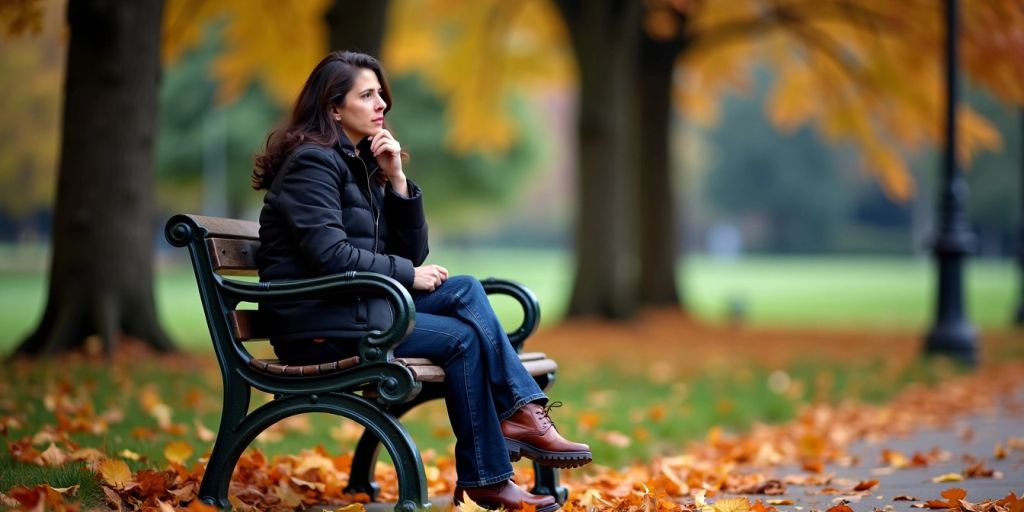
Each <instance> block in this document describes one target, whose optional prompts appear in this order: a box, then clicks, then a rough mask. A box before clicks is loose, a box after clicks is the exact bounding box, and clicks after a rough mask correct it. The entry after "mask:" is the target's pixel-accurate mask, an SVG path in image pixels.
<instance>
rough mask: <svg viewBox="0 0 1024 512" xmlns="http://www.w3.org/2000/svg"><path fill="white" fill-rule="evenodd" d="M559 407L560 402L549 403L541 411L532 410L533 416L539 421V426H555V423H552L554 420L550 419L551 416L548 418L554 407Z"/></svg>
mask: <svg viewBox="0 0 1024 512" xmlns="http://www.w3.org/2000/svg"><path fill="white" fill-rule="evenodd" d="M561 406H562V402H561V401H555V402H551V403H549V404H548V405H545V406H544V408H543V409H535V410H534V414H535V415H537V418H538V419H540V420H541V424H543V425H545V426H547V425H551V426H552V427H553V426H555V422H554V420H552V419H551V416H550V412H551V409H554V408H555V407H561Z"/></svg>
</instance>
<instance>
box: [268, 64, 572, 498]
mask: <svg viewBox="0 0 1024 512" xmlns="http://www.w3.org/2000/svg"><path fill="white" fill-rule="evenodd" d="M391 106H392V98H391V92H390V89H389V88H388V84H387V82H386V80H385V79H384V73H383V71H382V69H381V65H380V63H379V62H378V61H377V60H376V59H375V58H373V57H371V56H369V55H365V54H361V53H355V52H335V53H331V54H330V55H328V56H327V57H326V58H324V59H323V60H322V61H321V62H320V63H319V64H317V66H316V68H314V69H313V72H312V73H311V74H310V76H309V78H308V79H307V80H306V84H305V85H304V86H303V88H302V92H301V93H300V94H299V97H298V100H297V101H296V102H295V108H294V110H293V112H292V115H291V119H290V121H289V122H288V124H287V125H286V126H285V127H284V128H282V129H279V130H276V131H274V132H272V133H271V134H270V136H269V137H268V138H267V144H266V149H265V151H264V152H263V153H261V154H258V155H257V157H256V161H255V169H254V171H253V176H252V181H253V187H254V188H256V189H257V190H260V189H266V191H267V192H266V196H265V199H264V204H263V210H262V212H261V213H260V244H261V245H260V250H259V253H258V254H257V255H256V256H257V264H258V266H259V274H260V280H261V281H276V280H290V279H302V278H309V277H316V276H323V275H329V274H339V273H343V272H348V271H369V272H376V273H380V274H383V275H386V276H390V277H392V278H394V279H396V280H397V281H398V282H400V283H402V284H403V285H405V286H406V287H407V288H408V289H409V290H411V294H412V297H413V300H414V303H415V305H416V327H415V330H414V331H413V332H412V334H411V335H410V336H409V337H408V338H407V339H406V340H405V341H404V342H403V343H401V344H400V345H399V346H398V347H396V348H395V352H394V353H395V356H396V357H407V358H413V357H420V358H428V359H431V360H433V361H434V362H435V363H437V364H439V365H441V366H442V367H444V370H445V384H444V385H445V405H446V406H447V408H448V417H449V419H450V421H451V423H452V428H453V430H454V432H455V436H456V439H457V440H456V443H455V456H456V469H457V471H458V482H457V485H456V488H455V502H456V503H461V502H462V501H463V496H469V497H470V498H471V499H472V500H473V501H475V502H476V503H478V504H480V505H481V506H484V507H487V508H499V507H504V508H505V509H508V510H516V509H519V508H521V506H522V504H523V503H526V504H530V505H533V506H535V507H536V509H537V510H538V511H541V512H550V511H552V510H555V509H557V508H558V504H557V503H556V502H555V500H554V498H552V497H550V496H540V495H534V494H531V493H528V492H526V491H524V490H522V489H520V488H519V487H518V486H517V485H515V483H514V482H512V481H511V478H512V475H513V472H512V465H511V463H510V461H509V450H510V449H513V451H518V452H519V453H521V454H522V455H524V456H526V457H529V458H531V459H533V460H535V461H537V462H538V463H540V464H543V465H548V466H555V467H576V466H582V465H584V464H586V463H588V462H590V460H591V453H590V448H589V447H588V446H587V445H585V444H579V443H573V442H569V441H567V440H565V439H564V438H562V436H561V435H559V433H558V431H557V430H555V427H554V425H553V424H552V422H551V418H550V417H549V416H548V409H549V408H548V407H545V405H546V404H547V401H548V398H547V397H546V396H545V395H544V393H543V392H542V391H541V390H540V388H539V387H538V386H537V384H536V382H534V380H533V378H532V377H531V376H530V374H529V373H528V372H527V371H526V369H525V368H524V367H523V365H522V363H521V362H520V361H519V357H518V355H517V354H516V352H515V350H514V349H513V347H512V345H511V343H509V340H508V337H507V336H506V335H505V330H504V328H503V327H502V326H501V324H500V323H499V321H498V319H497V317H496V316H495V314H494V311H493V310H492V309H491V306H490V303H489V302H488V300H487V296H486V294H485V293H484V290H483V287H482V286H481V285H480V282H479V281H477V280H476V279H475V278H473V277H469V276H453V277H451V278H449V276H448V270H447V269H445V268H444V267H441V266H439V265H432V264H424V260H425V259H426V257H427V224H426V220H425V219H424V214H423V196H422V193H421V191H420V189H419V187H417V186H416V184H415V183H413V182H412V181H410V180H408V179H407V178H406V176H405V173H404V171H403V168H402V164H403V160H404V159H405V157H406V155H405V154H404V153H403V152H402V149H401V146H400V145H399V143H398V141H397V140H395V138H394V136H393V135H392V134H391V132H389V131H388V129H387V124H386V123H385V121H384V116H385V114H387V112H388V110H390V108H391ZM260 309H261V311H264V312H266V313H267V314H268V316H269V317H270V318H271V320H272V321H271V322H270V324H271V325H276V326H280V327H279V328H278V332H275V333H274V335H273V336H272V337H271V342H272V343H273V345H274V351H275V352H276V354H277V356H278V358H280V359H281V361H282V362H284V363H287V364H299V365H304V364H316V363H325V362H330V361H338V360H341V359H344V358H346V357H350V356H352V355H355V353H356V349H357V343H356V342H355V340H356V339H358V338H359V336H361V335H362V334H363V333H365V332H366V331H368V330H372V329H380V330H384V329H386V328H387V327H388V325H390V322H391V317H392V313H391V309H390V307H389V306H388V305H387V303H386V301H385V300H384V299H383V298H379V297H354V298H345V299H337V300H323V301H321V300H307V301H296V302H287V303H262V304H260Z"/></svg>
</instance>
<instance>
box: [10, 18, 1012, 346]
mask: <svg viewBox="0 0 1024 512" xmlns="http://www.w3.org/2000/svg"><path fill="white" fill-rule="evenodd" d="M1013 5H1014V4H1013V2H1009V1H999V2H986V3H978V2H971V3H967V4H965V19H964V33H963V36H962V37H963V39H964V47H965V50H964V70H965V72H966V73H967V74H968V75H969V76H970V77H971V79H972V80H974V82H975V86H976V91H975V92H973V93H972V95H971V96H970V97H969V98H967V99H968V100H969V101H968V102H966V103H965V106H964V108H965V115H964V116H962V119H964V122H963V123H962V126H961V129H962V137H964V141H965V144H964V145H963V147H965V148H967V151H966V152H965V154H964V155H962V157H963V159H964V161H965V162H966V161H968V157H969V156H970V155H969V153H975V152H977V151H978V150H980V149H984V148H996V147H998V145H999V143H1000V137H999V133H1002V134H1004V135H1005V136H1006V137H1007V140H1008V141H1010V142H1008V143H1007V145H1008V150H1007V151H1003V152H1002V153H998V154H995V153H993V154H986V155H982V156H981V157H979V158H975V159H974V160H973V161H972V164H973V165H974V167H975V168H976V169H977V172H974V173H971V174H970V175H969V179H970V180H971V182H972V184H973V185H974V186H975V187H976V190H975V198H976V199H975V200H974V201H972V202H971V215H972V219H974V220H976V221H977V222H978V223H979V224H984V226H985V227H984V229H982V230H981V234H982V238H983V240H984V241H985V242H984V244H983V250H986V251H990V252H994V253H1004V254H1005V253H1006V252H1008V251H1010V250H1011V248H1010V247H1009V245H1010V244H1012V243H1013V238H1014V237H1013V232H1014V231H1015V228H1014V227H1013V226H1015V225H1016V224H1015V223H1016V222H1018V221H1017V220H1016V219H1018V217H1017V214H1016V211H1017V208H1016V205H1015V203H1014V202H1013V198H1012V197H1011V195H1012V191H1013V188H1012V186H1009V185H1008V184H1009V183H1011V182H1012V181H1013V180H1014V179H1015V177H1014V176H1015V171H1014V170H1013V169H1015V167H1014V166H1015V165H1019V164H1016V163H1015V162H1016V161H1017V160H1019V158H1020V154H1019V150H1020V144H1019V140H1020V134H1019V129H1020V128H1019V122H1017V121H1014V119H1015V118H1014V117H1013V115H1012V114H1010V115H1007V109H1006V105H1019V104H1021V103H1024V101H1022V93H1021V87H1022V86H1021V84H1022V83H1024V80H1022V79H1021V76H1020V75H1021V73H1022V71H1021V69H1020V66H1019V65H1017V64H1016V63H1019V62H1020V61H1021V56H1022V55H1024V51H1022V48H1024V42H1022V41H1021V37H1020V35H1019V34H1017V33H1016V32H1014V31H1013V28H1014V27H1019V26H1021V24H1022V23H1024V20H1021V16H1022V14H1021V13H1020V12H1019V9H1014V8H1013ZM63 6H64V4H63V2H60V1H59V0H53V1H52V2H43V1H29V2H13V3H11V2H4V3H2V4H0V21H3V23H4V27H5V28H6V33H7V34H8V35H9V36H8V39H7V40H5V49H4V52H3V54H2V55H0V59H3V60H2V61H0V62H2V64H3V66H4V67H3V69H4V70H5V73H2V74H3V78H0V87H5V88H7V87H10V88H11V94H9V95H7V97H8V98H36V99H33V100H31V101H19V102H17V103H14V104H12V105H10V106H9V108H6V109H4V112H3V113H2V114H0V115H3V116H5V122H4V123H2V125H3V129H4V130H9V129H12V127H13V130H14V131H13V132H12V133H13V134H14V135H16V137H4V138H3V140H2V141H0V144H5V146H4V151H3V152H2V153H0V154H2V155H3V157H2V158H0V182H2V183H9V184H12V186H11V187H7V188H5V189H0V194H4V200H3V201H0V204H2V207H0V235H3V236H5V237H7V238H8V239H11V238H13V237H22V238H27V237H29V235H26V234H25V233H31V232H32V231H34V230H39V231H41V232H43V233H45V231H46V230H47V225H48V222H49V220H48V219H49V218H50V216H49V214H48V213H47V211H48V210H47V209H48V207H49V206H50V205H51V204H52V200H51V198H50V197H49V196H48V195H47V193H46V191H47V190H48V189H50V190H52V186H53V185H52V184H53V183H55V179H54V177H55V173H54V165H55V164H54V163H53V162H56V157H55V154H54V153H52V148H55V147H58V146H59V144H58V142H57V140H56V127H57V126H59V119H57V118H56V114H55V112H56V107H55V106H54V105H55V104H56V101H58V100H57V99H56V98H55V97H58V96H59V94H60V88H59V86H55V85H54V80H58V81H59V79H58V78H55V77H59V76H61V71H60V65H61V59H62V48H63V47H64V45H65V41H64V40H62V34H63V32H62V30H63V29H62V28H61V24H60V23H57V29H56V30H50V31H49V32H46V35H45V37H42V38H37V42H35V43H33V44H30V43H31V41H30V40H31V39H32V38H31V37H26V35H25V34H26V33H32V32H33V30H35V27H36V26H37V25H39V26H41V25H42V24H43V23H42V20H45V19H47V18H48V17H50V16H51V15H52V14H53V13H55V12H56V13H57V17H58V19H59V17H60V16H59V14H60V12H62V11H63V9H64V7H63ZM940 6H941V1H940V0H915V1H914V2H904V3H896V4H894V3H891V2H886V1H883V0H862V1H857V2H854V1H851V0H828V1H822V2H805V1H798V0H779V1H774V2H763V1H757V0H737V1H733V2H710V1H700V0H689V1H667V0H650V1H647V2H626V1H624V0H602V1H599V2H580V1H569V0H564V1H562V0H560V1H553V2H552V1H546V0H534V1H527V2H501V1H498V0H486V1H477V2H470V1H468V0H392V1H389V2H364V3H360V4H356V3H355V2H350V1H347V0H334V1H330V0H311V1H307V2H285V3H277V2H275V3H270V2H251V1H243V0H227V1H222V2H213V1H209V0H167V5H166V12H165V15H164V16H163V19H162V24H163V38H162V43H161V44H162V49H161V51H162V53H163V56H162V57H163V83H162V85H161V89H160V96H159V100H160V115H154V116H153V120H155V121H157V122H159V130H158V133H157V138H156V141H157V144H156V162H157V166H156V167H157V174H156V176H157V179H158V183H159V189H158V196H157V197H158V198H159V203H158V205H159V210H160V213H158V214H157V217H161V216H162V215H163V214H164V213H167V212H171V211H180V210H191V211H196V210H201V211H204V212H206V213H214V214H219V213H226V214H230V215H237V216H243V217H248V218H254V217H255V213H254V212H255V209H256V208H258V207H259V204H260V195H259V194H256V193H253V192H250V191H248V190H247V188H246V187H247V183H248V179H247V176H248V173H249V168H250V165H251V155H252V152H253V151H255V150H257V149H258V148H259V147H260V146H261V144H262V143H263V141H264V137H265V135H266V134H267V132H268V131H269V130H270V129H272V128H273V126H274V122H275V121H276V120H279V119H280V118H281V117H282V115H284V114H285V113H286V110H287V109H288V108H289V106H290V102H291V101H292V100H293V99H294V95H295V94H296V91H297V90H298V88H299V87H300V86H301V83H302V81H303V80H304V79H305V76H306V74H307V73H308V71H309V69H310V68H311V67H312V66H313V64H315V62H316V61H317V60H319V59H320V58H321V57H322V56H323V54H324V53H325V52H326V51H327V50H328V48H331V47H332V46H335V45H337V46H338V47H348V48H351V47H355V48H362V49H366V50H368V51H371V52H377V51H379V53H380V54H381V55H382V56H383V59H382V60H383V61H384V63H385V64H386V66H387V68H388V70H389V72H390V76H391V78H392V80H393V83H394V86H395V89H396V100H397V104H398V108H397V109H396V110H395V111H394V114H393V116H392V117H393V119H392V122H393V125H394V127H395V129H396V131H397V132H398V135H399V137H400V139H401V140H402V141H403V143H404V144H405V145H406V147H407V148H409V149H410V151H411V153H412V156H413V161H412V162H413V163H414V165H415V176H414V179H416V180H417V181H419V182H421V183H422V184H423V185H424V186H425V188H427V189H428V190H429V194H428V209H429V215H430V216H431V219H432V227H434V228H435V229H434V230H433V232H434V233H435V234H436V235H440V236H438V237H436V239H439V240H441V241H444V240H449V241H455V240H458V241H467V240H474V239H475V240H490V241H494V240H498V241H505V242H506V243H507V242H508V240H512V239H514V240H516V241H519V242H523V241H526V242H528V243H548V244H552V243H553V244H565V243H566V239H568V240H572V242H571V243H574V246H575V250H574V254H575V261H576V263H575V277H574V283H575V285H574V291H573V293H572V294H571V295H572V298H571V302H572V304H571V305H570V308H569V312H570V314H577V315H600V316H607V317H614V318H624V317H628V316H629V315H630V314H631V313H632V312H633V311H635V310H636V309H637V308H639V307H641V306H644V305H659V304H677V303H681V302H682V299H683V297H682V293H681V291H680V290H677V283H679V282H680V280H679V277H678V276H677V275H676V269H677V267H678V265H679V256H680V251H681V248H682V246H683V244H684V240H685V243H686V244H687V245H689V246H690V247H700V246H701V244H702V242H701V241H700V240H701V239H702V235H703V233H704V232H705V231H710V228H711V227H712V226H715V225H721V224H722V223H723V222H726V223H733V224H735V225H736V227H737V229H738V230H739V235H740V237H741V238H742V239H743V242H744V243H745V244H746V247H747V248H748V249H751V250H755V251H772V252H790V253H791V252H819V251H842V250H857V251H870V252H879V251H888V252H891V251H894V250H895V251H913V250H915V247H916V245H915V244H918V243H919V242H920V240H919V238H920V237H921V233H924V232H926V229H925V228H923V227H922V226H924V225H925V224H927V223H928V222H929V219H930V212H929V211H928V208H927V203H928V202H929V201H930V199H929V197H928V195H927V194H917V195H915V188H922V187H923V188H924V189H926V188H927V187H928V186H929V185H930V180H931V178H930V176H931V175H932V174H934V168H935V167H936V166H935V164H934V162H933V158H934V155H932V154H931V153H929V147H930V145H932V144H934V142H935V141H936V140H937V138H938V136H939V132H940V126H941V124H940V122H939V119H940V116H939V110H940V109H939V103H940V101H939V98H940V90H941V88H940V86H939V63H940V61H941V60H940V58H939V48H940V47H941V45H940V44H939V41H940V39H939V38H940V37H941V19H940V11H941V9H940V8H939V7H940ZM346 12H348V13H356V14H357V15H354V16H344V15H342V14H344V13H346ZM12 34H15V35H16V36H15V37H14V38H13V39H12V38H11V37H10V35H12ZM39 40H42V41H43V42H42V43H40V42H38V41H39ZM8 41H10V42H11V45H7V42H8ZM17 45H24V46H20V47H19V46H17ZM19 48H20V49H19ZM923 48H934V49H935V51H934V52H929V51H922V49H923ZM378 49H379V50H378ZM48 52H49V53H48ZM26 55H27V56H26ZM9 69H10V70H15V71H16V72H14V73H7V72H6V71H7V70H9ZM12 76H16V77H17V78H9V77H12ZM36 80H38V81H39V83H40V84H41V85H40V87H37V88H27V87H25V84H28V83H35V81H36ZM5 90H6V89H5ZM996 101H1000V102H1002V103H996ZM574 102H575V105H574ZM968 104H970V105H978V107H977V109H978V111H977V112H975V111H973V110H971V109H970V107H968ZM31 105H38V106H31ZM758 105H763V106H762V107H758ZM25 108H31V109H32V110H31V112H26V111H25V110H24V109H25ZM19 112H20V113H19ZM33 115H34V116H35V121H34V122H29V123H26V122H25V121H24V120H25V119H26V118H32V116H33ZM569 117H571V118H574V119H575V120H576V125H575V127H574V126H573V125H572V124H567V125H563V124H562V119H563V118H569ZM8 120H15V121H13V122H11V121H8ZM19 126H20V127H25V128H24V129H22V128H18V127H19ZM5 133H6V132H5ZM34 142H35V143H34ZM577 143H578V147H577V146H576V144H577ZM574 147H577V149H572V148H574ZM33 148H36V149H33ZM46 148H50V151H51V153H49V154H47V153H46ZM922 150H923V151H922ZM858 162H859V163H858ZM686 164H693V165H694V168H685V165H686ZM575 167H578V168H579V169H578V172H576V173H575V177H574V176H573V174H572V172H571V171H572V170H573V169H574V168H575ZM857 167H860V168H862V169H866V170H867V171H868V172H867V173H864V174H859V173H857V172H856V168H857ZM139 171H142V174H145V172H144V170H139ZM567 171H569V172H567ZM864 176H874V177H875V178H876V180H877V181H875V182H872V181H869V180H867V179H865V178H864ZM684 183H685V185H684ZM756 183H771V185H772V186H771V187H770V188H766V187H760V188H757V189H752V188H751V184H756ZM915 183H917V184H918V185H919V186H918V185H915ZM14 185H20V187H15V186H14ZM573 186H575V187H576V189H575V192H572V190H573V189H572V188H571V187H573ZM22 187H27V192H28V193H23V192H25V191H26V189H25V188H22ZM685 187H690V188H689V189H686V188H685ZM801 187H802V189H801ZM524 192H525V193H524ZM703 192H707V194H704V193H703ZM787 198H788V199H789V200H787ZM911 198H913V199H911ZM987 198H990V199H987ZM503 208H505V209H503ZM510 208H514V209H515V211H516V212H517V213H516V214H515V215H508V211H509V210H508V209H510ZM797 210H799V211H800V212H802V213H794V212H795V211H797ZM1007 211H1012V212H1014V213H1012V214H1009V215H1008V214H1006V212H1007ZM922 212H923V213H922ZM684 217H685V219H686V222H685V224H684V222H683V220H684ZM755 219H761V220H755ZM765 219H767V220H765ZM135 221H136V222H137V223H138V224H139V225H140V226H141V225H142V223H143V222H144V221H145V222H147V223H148V224H147V225H146V226H147V227H146V229H149V230H152V226H153V225H156V224H159V222H157V221H155V220H154V219H143V218H138V219H135ZM567 223H570V224H571V223H574V224H575V228H573V229H566V228H565V224H567ZM786 226H788V227H786ZM908 226H909V227H908ZM565 231H571V232H572V233H574V235H566V233H565ZM18 233H21V234H20V235H19V234H18ZM573 239H574V240H573ZM684 307H685V304H684ZM87 330H88V329H87Z"/></svg>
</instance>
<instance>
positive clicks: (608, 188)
mask: <svg viewBox="0 0 1024 512" xmlns="http://www.w3.org/2000/svg"><path fill="white" fill-rule="evenodd" d="M558 7H559V9H560V10H561V11H562V14H563V17H564V19H565V20H566V24H567V25H568V27H569V32H570V35H571V38H572V44H573V47H574V49H575V51H576V57H577V58H576V60H577V62H578V64H579V79H580V99H579V114H578V134H579V142H578V144H579V155H580V168H579V172H578V189H577V190H578V193H579V196H578V204H579V209H578V211H577V219H576V275H575V278H574V282H573V289H572V295H571V299H570V303H569V308H568V315H569V316H570V317H577V316H595V315H596V316H600V317H605V318H627V317H629V316H631V315H632V314H633V313H635V310H636V306H637V302H636V301H637V295H636V291H637V276H638V274H637V271H636V251H635V232H634V231H635V230H634V226H635V216H634V215H633V213H634V211H635V209H634V205H633V201H634V199H635V196H634V190H635V187H634V183H633V181H634V176H635V175H636V171H637V170H636V169H635V166H634V165H633V164H634V162H635V160H634V158H633V157H634V153H633V146H634V145H633V142H634V140H635V139H634V137H633V134H632V130H633V124H632V121H633V120H634V117H633V116H631V115H630V112H631V109H632V106H633V101H634V97H633V83H634V77H633V74H634V73H635V72H636V71H635V70H636V65H635V57H636V51H637V44H638V42H639V36H640V22H639V20H640V12H641V10H642V3H641V2H635V1H632V0H600V1H598V0H587V1H584V0H561V1H559V2H558Z"/></svg>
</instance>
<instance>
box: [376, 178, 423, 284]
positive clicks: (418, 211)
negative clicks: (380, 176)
mask: <svg viewBox="0 0 1024 512" xmlns="http://www.w3.org/2000/svg"><path fill="white" fill-rule="evenodd" d="M408 184H409V197H407V198H406V197H402V196H400V195H398V194H396V193H395V191H394V190H392V189H391V185H390V184H389V185H388V186H387V189H386V191H385V193H384V215H385V216H386V218H387V222H388V241H387V247H386V248H385V250H386V252H388V253H389V254H397V255H399V256H401V257H403V258H407V259H409V260H410V261H412V264H413V266H417V267H418V266H420V265H422V264H423V262H424V261H425V260H426V259H427V253H429V252H430V248H429V247H428V245H427V219H426V216H425V215H424V214H423V192H422V191H421V190H420V188H419V187H418V186H417V185H416V184H415V183H413V182H412V180H408Z"/></svg>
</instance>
